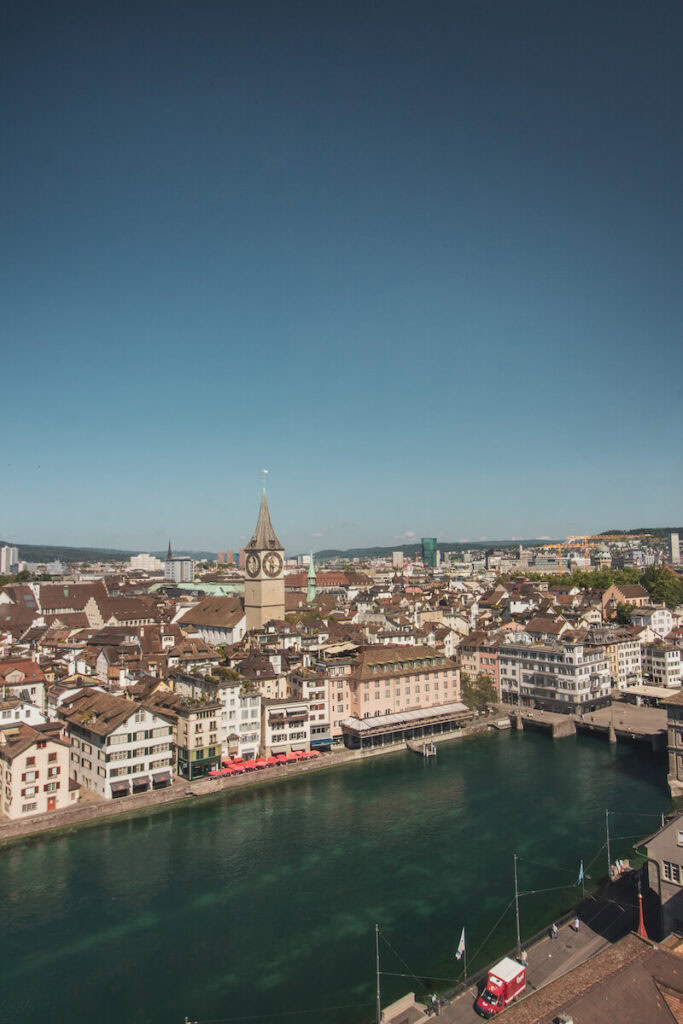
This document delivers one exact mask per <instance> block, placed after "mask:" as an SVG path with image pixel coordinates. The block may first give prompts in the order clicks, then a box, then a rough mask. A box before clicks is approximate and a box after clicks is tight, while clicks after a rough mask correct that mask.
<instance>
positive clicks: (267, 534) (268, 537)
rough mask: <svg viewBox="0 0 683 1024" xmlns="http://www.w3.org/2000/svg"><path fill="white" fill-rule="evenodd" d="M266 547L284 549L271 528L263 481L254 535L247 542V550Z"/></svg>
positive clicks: (259, 549) (266, 548) (263, 549)
mask: <svg viewBox="0 0 683 1024" xmlns="http://www.w3.org/2000/svg"><path fill="white" fill-rule="evenodd" d="M268 549H271V550H275V551H284V548H283V546H282V544H281V543H280V541H279V540H278V538H277V534H276V533H275V530H274V529H273V524H272V523H271V521H270V512H269V510H268V499H267V498H266V488H265V483H264V486H263V494H262V495H261V507H260V509H259V514H258V522H257V523H256V529H255V530H254V536H253V537H252V538H251V540H250V541H249V543H248V544H247V550H248V551H266V550H268Z"/></svg>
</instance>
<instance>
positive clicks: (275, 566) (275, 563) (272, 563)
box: [263, 551, 282, 576]
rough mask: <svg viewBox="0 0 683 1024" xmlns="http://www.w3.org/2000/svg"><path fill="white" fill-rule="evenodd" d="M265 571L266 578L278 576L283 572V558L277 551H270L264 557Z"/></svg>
mask: <svg viewBox="0 0 683 1024" xmlns="http://www.w3.org/2000/svg"><path fill="white" fill-rule="evenodd" d="M263 571H264V572H265V574H266V576H277V575H278V573H280V572H281V571H282V556H281V555H278V553H277V552H276V551H269V552H268V554H267V555H264V556H263Z"/></svg>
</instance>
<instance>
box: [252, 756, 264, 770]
mask: <svg viewBox="0 0 683 1024" xmlns="http://www.w3.org/2000/svg"><path fill="white" fill-rule="evenodd" d="M254 763H255V765H256V767H257V768H265V767H266V759H265V757H257V758H256V761H255V762H254Z"/></svg>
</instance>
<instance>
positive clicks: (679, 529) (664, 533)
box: [598, 526, 683, 538]
mask: <svg viewBox="0 0 683 1024" xmlns="http://www.w3.org/2000/svg"><path fill="white" fill-rule="evenodd" d="M635 533H649V534H651V535H652V536H653V537H666V538H668V536H669V534H670V533H679V534H683V526H638V527H637V528H636V529H635V530H603V532H602V533H599V534H598V537H611V536H614V535H621V536H622V537H628V536H629V535H630V534H635Z"/></svg>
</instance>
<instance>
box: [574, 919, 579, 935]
mask: <svg viewBox="0 0 683 1024" xmlns="http://www.w3.org/2000/svg"><path fill="white" fill-rule="evenodd" d="M579 924H580V921H579V919H578V917H575V918H574V931H575V932H576V934H577V935H578V934H579Z"/></svg>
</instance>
